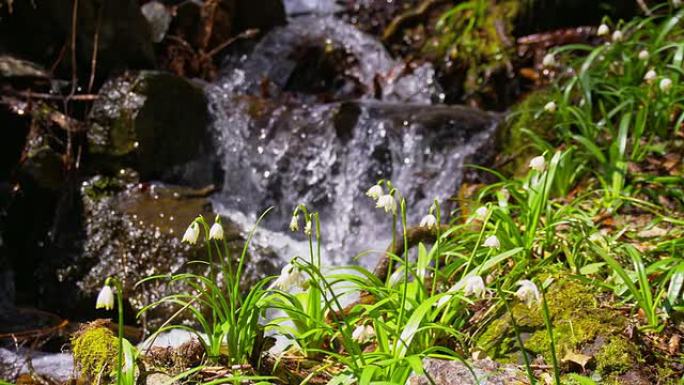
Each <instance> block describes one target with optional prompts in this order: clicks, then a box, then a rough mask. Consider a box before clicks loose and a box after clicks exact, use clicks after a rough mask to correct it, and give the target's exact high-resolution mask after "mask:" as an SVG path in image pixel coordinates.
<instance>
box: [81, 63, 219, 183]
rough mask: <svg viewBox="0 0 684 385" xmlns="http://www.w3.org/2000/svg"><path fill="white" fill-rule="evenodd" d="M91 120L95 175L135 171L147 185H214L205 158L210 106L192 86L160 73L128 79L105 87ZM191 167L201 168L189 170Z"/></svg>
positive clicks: (131, 76)
mask: <svg viewBox="0 0 684 385" xmlns="http://www.w3.org/2000/svg"><path fill="white" fill-rule="evenodd" d="M89 120H90V128H89V131H88V144H89V154H90V155H91V156H92V158H93V159H92V160H93V164H92V167H95V168H96V171H98V172H105V173H109V174H113V173H115V172H117V171H118V169H120V168H122V167H132V168H134V169H136V170H137V171H138V172H139V173H140V176H141V177H142V178H143V180H149V179H161V180H166V181H172V182H178V181H180V180H183V181H184V182H188V183H193V182H194V183H195V184H198V185H200V184H203V183H210V182H211V172H212V170H211V167H207V165H208V164H209V162H207V161H206V160H207V159H206V158H203V156H204V155H206V156H208V154H209V151H207V150H208V148H209V147H210V146H211V141H210V138H209V135H208V131H207V126H208V122H209V114H208V110H207V102H206V98H205V96H204V93H203V91H202V89H201V88H200V87H198V86H197V85H195V84H194V83H192V82H191V81H188V80H186V79H183V78H181V77H177V76H174V75H171V74H167V73H161V72H140V73H127V74H124V75H122V76H120V77H118V78H115V79H112V80H110V81H108V82H107V83H105V84H104V85H103V87H102V89H101V90H100V94H99V99H98V100H97V101H96V102H95V103H94V104H93V108H92V110H91V114H90V117H89ZM190 164H194V165H196V166H197V167H196V168H194V169H193V170H192V171H188V169H187V167H186V166H188V165H190ZM185 176H187V177H188V179H189V180H187V179H185V178H183V177H185Z"/></svg>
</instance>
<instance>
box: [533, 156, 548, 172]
mask: <svg viewBox="0 0 684 385" xmlns="http://www.w3.org/2000/svg"><path fill="white" fill-rule="evenodd" d="M530 168H531V169H533V170H536V171H539V172H542V171H544V169H545V168H546V159H544V157H543V156H541V155H539V156H535V157H534V158H532V160H530Z"/></svg>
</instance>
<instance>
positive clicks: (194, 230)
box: [181, 222, 200, 245]
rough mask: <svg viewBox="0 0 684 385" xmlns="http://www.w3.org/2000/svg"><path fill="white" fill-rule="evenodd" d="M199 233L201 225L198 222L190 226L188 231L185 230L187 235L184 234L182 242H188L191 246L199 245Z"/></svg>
mask: <svg viewBox="0 0 684 385" xmlns="http://www.w3.org/2000/svg"><path fill="white" fill-rule="evenodd" d="M199 233H200V228H199V223H197V222H192V223H191V224H190V226H188V229H187V230H185V234H183V240H182V241H181V242H186V243H189V244H191V245H194V244H195V243H197V238H199Z"/></svg>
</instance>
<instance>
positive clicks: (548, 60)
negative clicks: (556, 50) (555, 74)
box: [542, 53, 556, 67]
mask: <svg viewBox="0 0 684 385" xmlns="http://www.w3.org/2000/svg"><path fill="white" fill-rule="evenodd" d="M542 65H543V66H544V67H553V66H555V65H556V57H555V56H554V55H553V54H550V53H547V54H546V55H544V59H543V60H542Z"/></svg>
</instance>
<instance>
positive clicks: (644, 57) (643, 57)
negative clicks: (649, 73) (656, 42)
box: [639, 49, 651, 61]
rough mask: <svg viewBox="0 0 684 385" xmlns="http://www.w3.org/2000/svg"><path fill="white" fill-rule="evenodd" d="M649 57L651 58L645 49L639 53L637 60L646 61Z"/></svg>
mask: <svg viewBox="0 0 684 385" xmlns="http://www.w3.org/2000/svg"><path fill="white" fill-rule="evenodd" d="M649 57H651V55H650V54H649V53H648V51H646V50H645V49H642V50H641V51H639V60H643V61H646V60H648V58H649Z"/></svg>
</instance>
